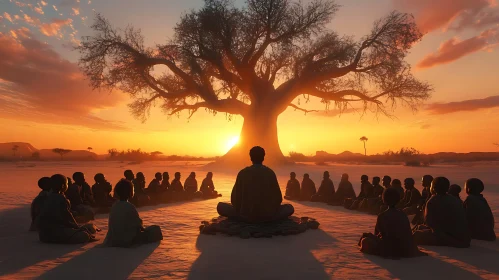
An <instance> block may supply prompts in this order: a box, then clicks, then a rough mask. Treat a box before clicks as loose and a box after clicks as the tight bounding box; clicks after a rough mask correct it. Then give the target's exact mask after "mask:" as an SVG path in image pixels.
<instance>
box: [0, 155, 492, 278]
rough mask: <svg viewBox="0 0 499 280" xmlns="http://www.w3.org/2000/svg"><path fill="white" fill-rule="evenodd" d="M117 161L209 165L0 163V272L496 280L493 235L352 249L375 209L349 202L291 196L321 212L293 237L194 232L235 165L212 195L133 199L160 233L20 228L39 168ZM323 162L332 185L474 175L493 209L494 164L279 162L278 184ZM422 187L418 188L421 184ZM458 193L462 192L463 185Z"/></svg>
mask: <svg viewBox="0 0 499 280" xmlns="http://www.w3.org/2000/svg"><path fill="white" fill-rule="evenodd" d="M125 169H132V170H134V171H135V172H138V171H142V172H143V173H144V174H145V175H146V179H147V181H149V180H151V179H152V176H153V175H154V173H155V172H158V171H159V172H163V171H168V172H170V174H173V173H174V172H175V171H180V172H182V175H183V176H182V177H183V179H185V177H186V176H187V175H188V172H190V171H196V172H197V174H198V182H200V181H201V180H202V179H203V178H204V176H205V174H206V172H207V171H209V170H206V168H203V166H202V164H200V163H185V162H177V163H167V162H149V163H142V164H134V165H130V164H127V163H120V162H36V163H26V162H25V163H0V170H1V171H0V242H1V244H2V245H1V246H0V278H1V279H30V278H40V279H126V278H131V279H144V278H164V279H333V278H334V279H357V278H358V279H392V278H399V279H425V280H427V279H444V278H445V279H480V278H485V279H499V244H498V242H492V243H491V242H483V241H476V240H473V241H472V246H471V248H469V249H455V248H444V247H423V248H422V249H423V250H424V251H425V252H427V253H428V254H429V256H428V257H421V258H415V259H404V260H399V261H393V260H385V259H382V258H379V257H374V256H368V255H364V254H362V253H360V252H359V251H358V248H357V246H356V245H357V242H358V239H359V237H360V235H361V233H362V232H366V231H372V230H373V227H374V223H375V221H376V217H375V216H371V215H367V214H363V213H358V212H352V211H347V210H345V209H343V208H342V207H332V206H328V205H323V204H314V203H307V202H305V203H301V202H300V203H298V202H293V205H294V206H295V209H296V213H295V215H297V216H309V217H314V218H317V219H318V220H319V222H320V223H321V226H320V228H319V230H315V231H307V232H306V233H304V234H301V235H297V236H286V237H274V238H272V239H249V240H243V239H240V238H237V237H226V236H220V235H217V236H204V235H203V236H200V235H199V230H198V226H199V224H200V222H201V221H203V220H208V219H211V218H212V217H215V216H217V214H216V209H215V207H216V204H217V203H218V202H219V201H227V200H228V199H229V196H230V191H231V189H232V184H233V181H234V179H235V175H236V173H234V172H229V173H221V172H219V171H218V172H215V177H214V182H215V186H216V188H217V189H218V190H219V191H220V192H221V193H222V194H223V197H222V198H220V199H214V200H205V201H193V202H188V203H177V204H168V205H159V206H154V207H145V208H140V209H139V211H140V215H141V217H142V219H143V220H144V222H145V224H158V225H160V226H161V227H162V229H163V234H164V240H163V241H162V242H160V243H157V244H151V245H146V246H142V247H138V248H132V249H121V248H105V249H104V248H97V247H96V245H98V244H100V243H101V242H102V241H103V239H104V236H105V233H106V230H107V215H98V216H97V219H96V221H95V224H97V225H98V226H99V227H100V228H101V229H102V230H103V231H102V232H101V233H100V234H99V235H98V237H99V238H101V240H100V241H98V242H95V243H91V244H85V245H48V244H42V243H40V242H39V241H38V236H37V234H36V233H32V232H28V227H29V223H30V217H29V204H30V202H31V200H32V199H33V198H34V197H35V196H36V194H37V193H38V188H37V186H36V182H37V180H38V178H40V177H41V176H47V175H52V174H54V173H62V174H65V175H67V176H69V175H71V174H72V173H73V172H75V171H83V172H85V174H86V176H87V181H88V182H91V183H93V175H94V174H95V173H97V172H102V173H105V175H106V177H107V179H108V180H109V181H110V182H112V183H113V184H114V183H116V182H117V180H118V179H119V178H121V177H122V174H123V171H124V170H125ZM324 170H328V171H329V172H330V173H331V175H332V178H333V181H334V183H335V186H337V185H338V181H339V178H340V176H341V174H342V173H344V172H346V173H349V174H350V179H351V181H352V183H353V184H354V186H355V188H356V191H357V193H358V192H359V178H360V175H361V174H367V175H369V176H370V177H372V176H383V175H385V174H387V175H391V176H392V178H398V179H404V178H406V177H413V178H415V179H416V180H417V181H419V180H420V178H421V176H422V175H424V174H432V175H434V176H441V175H445V176H447V177H448V178H449V179H450V180H451V182H452V183H457V184H460V185H461V186H462V185H463V184H464V181H465V180H466V179H467V178H469V177H478V178H481V179H482V180H484V182H485V184H486V191H485V197H486V198H487V200H488V201H489V204H490V205H491V207H492V210H493V212H494V215H495V216H496V217H499V216H498V214H499V183H498V182H499V172H498V170H499V168H498V166H497V165H475V166H434V167H427V168H410V167H403V166H346V165H332V166H311V165H309V166H306V165H305V166H302V165H297V166H295V167H293V168H283V169H277V170H276V173H277V174H278V176H279V182H280V184H281V188H282V189H284V188H285V184H286V181H287V178H288V174H289V172H290V171H295V172H296V173H297V174H298V177H299V178H300V180H301V176H302V174H303V173H305V172H308V173H310V175H311V178H312V179H313V180H314V181H315V182H316V184H317V185H318V184H319V183H320V177H321V174H322V172H323V171H324ZM419 188H420V187H419ZM462 197H463V198H464V197H465V194H464V193H462Z"/></svg>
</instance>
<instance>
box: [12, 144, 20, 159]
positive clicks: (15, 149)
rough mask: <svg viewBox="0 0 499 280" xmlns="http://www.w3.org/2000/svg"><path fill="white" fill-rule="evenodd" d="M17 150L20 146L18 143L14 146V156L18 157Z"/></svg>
mask: <svg viewBox="0 0 499 280" xmlns="http://www.w3.org/2000/svg"><path fill="white" fill-rule="evenodd" d="M17 150H19V146H18V145H14V146H13V147H12V151H13V152H14V157H16V152H17Z"/></svg>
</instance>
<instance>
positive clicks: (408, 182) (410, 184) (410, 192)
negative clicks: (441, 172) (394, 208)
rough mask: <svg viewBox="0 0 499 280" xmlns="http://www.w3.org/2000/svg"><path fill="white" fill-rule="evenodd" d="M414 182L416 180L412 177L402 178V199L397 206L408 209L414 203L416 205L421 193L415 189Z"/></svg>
mask: <svg viewBox="0 0 499 280" xmlns="http://www.w3.org/2000/svg"><path fill="white" fill-rule="evenodd" d="M415 184H416V182H415V181H414V179H412V178H406V179H405V180H404V187H405V193H404V199H403V200H402V201H401V203H399V205H398V208H400V209H402V210H404V209H408V208H409V209H410V208H411V207H413V206H414V205H418V203H419V201H421V193H420V192H419V190H418V189H416V187H414V185H415ZM404 212H405V211H404Z"/></svg>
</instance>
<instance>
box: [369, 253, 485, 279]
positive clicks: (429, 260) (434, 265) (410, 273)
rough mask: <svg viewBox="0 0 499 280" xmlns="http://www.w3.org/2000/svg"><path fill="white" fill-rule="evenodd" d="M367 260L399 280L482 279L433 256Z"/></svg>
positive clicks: (370, 257) (371, 258) (372, 258)
mask: <svg viewBox="0 0 499 280" xmlns="http://www.w3.org/2000/svg"><path fill="white" fill-rule="evenodd" d="M366 258H367V259H368V260H370V261H371V262H373V263H375V264H377V265H379V266H380V267H382V268H384V269H386V270H388V271H389V272H390V273H391V275H392V277H393V278H397V279H417V280H421V279H440V278H442V279H443V278H445V279H482V278H480V277H479V276H478V275H476V274H474V273H471V272H469V271H467V270H464V269H462V268H460V267H457V266H455V265H452V264H450V263H447V262H444V261H441V260H439V259H436V258H433V257H431V256H427V257H419V258H410V259H401V260H388V259H383V258H381V257H376V256H371V255H366Z"/></svg>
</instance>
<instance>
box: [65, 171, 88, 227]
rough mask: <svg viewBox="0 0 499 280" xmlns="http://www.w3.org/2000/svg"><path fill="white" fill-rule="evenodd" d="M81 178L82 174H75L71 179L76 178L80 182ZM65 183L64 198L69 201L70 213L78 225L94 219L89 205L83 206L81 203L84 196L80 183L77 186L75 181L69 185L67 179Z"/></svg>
mask: <svg viewBox="0 0 499 280" xmlns="http://www.w3.org/2000/svg"><path fill="white" fill-rule="evenodd" d="M82 176H83V177H84V175H83V173H81V172H75V173H74V174H73V179H74V178H78V180H79V181H81V180H82V179H81V177H82ZM83 180H84V179H83ZM67 181H68V185H69V187H68V188H66V197H67V199H69V202H70V205H71V212H72V213H73V215H74V217H75V218H76V220H77V221H78V222H80V223H86V222H88V221H91V220H93V219H94V217H95V212H94V210H93V209H92V207H91V206H90V205H88V204H85V203H84V201H83V195H84V194H83V190H82V189H83V186H82V184H81V182H80V184H77V183H76V180H75V182H74V183H72V184H69V182H70V180H68V179H67Z"/></svg>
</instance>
